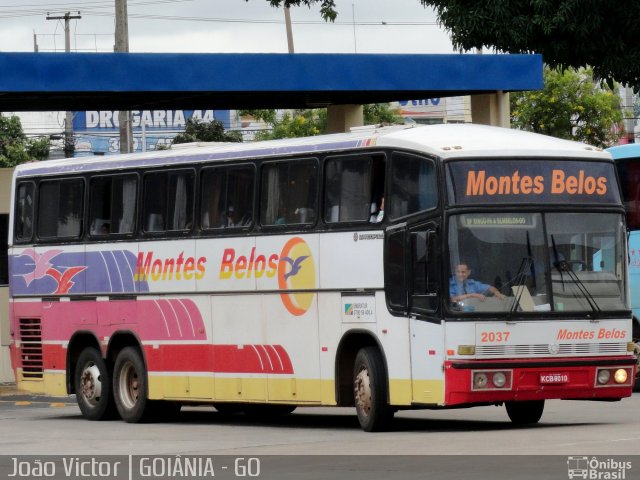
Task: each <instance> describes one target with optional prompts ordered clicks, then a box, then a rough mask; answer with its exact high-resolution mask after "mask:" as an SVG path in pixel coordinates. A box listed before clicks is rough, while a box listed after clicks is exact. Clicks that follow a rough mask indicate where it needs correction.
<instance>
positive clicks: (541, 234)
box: [449, 212, 628, 315]
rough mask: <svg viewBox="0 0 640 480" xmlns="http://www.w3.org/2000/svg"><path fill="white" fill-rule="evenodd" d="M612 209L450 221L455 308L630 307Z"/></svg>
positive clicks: (619, 227) (620, 231)
mask: <svg viewBox="0 0 640 480" xmlns="http://www.w3.org/2000/svg"><path fill="white" fill-rule="evenodd" d="M623 247H624V223H623V219H622V216H621V215H619V214H615V213H580V214H577V213H573V212H566V213H565V212H558V213H555V212H554V213H477V214H476V213H473V214H469V213H466V214H461V215H455V216H452V217H451V220H450V222H449V249H450V277H449V297H450V308H451V309H452V311H455V312H463V313H469V312H502V313H504V312H506V313H510V312H511V313H516V312H521V313H527V312H535V313H537V314H538V315H539V314H540V313H541V312H560V311H573V312H596V313H597V312H605V311H606V312H611V311H622V310H628V305H627V298H626V292H625V288H624V269H625V268H626V267H625V262H626V259H625V258H624V249H623Z"/></svg>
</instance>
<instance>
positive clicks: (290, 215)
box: [260, 159, 318, 226]
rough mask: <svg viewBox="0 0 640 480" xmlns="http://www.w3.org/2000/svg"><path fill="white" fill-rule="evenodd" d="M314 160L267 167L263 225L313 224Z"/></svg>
mask: <svg viewBox="0 0 640 480" xmlns="http://www.w3.org/2000/svg"><path fill="white" fill-rule="evenodd" d="M317 191H318V164H317V162H316V160H315V159H310V160H294V161H292V162H278V163H270V164H266V165H265V166H264V167H263V170H262V193H261V197H260V205H261V206H260V223H261V224H262V225H267V226H270V225H273V226H276V225H296V224H297V225H301V224H302V225H313V224H314V223H315V222H316V216H317V205H316V203H317V200H316V197H317Z"/></svg>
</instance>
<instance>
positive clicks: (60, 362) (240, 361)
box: [11, 345, 294, 375]
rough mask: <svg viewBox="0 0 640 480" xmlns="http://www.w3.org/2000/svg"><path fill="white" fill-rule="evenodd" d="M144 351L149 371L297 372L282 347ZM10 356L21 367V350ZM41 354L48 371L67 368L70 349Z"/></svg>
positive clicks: (57, 347) (172, 347)
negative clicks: (68, 350)
mask: <svg viewBox="0 0 640 480" xmlns="http://www.w3.org/2000/svg"><path fill="white" fill-rule="evenodd" d="M254 347H255V348H254ZM256 350H257V351H258V353H256ZM270 351H273V352H275V351H277V352H278V354H279V355H280V360H281V361H282V366H280V361H279V360H278V359H277V358H276V357H275V355H269V354H268V353H267V352H270ZM144 352H145V356H146V361H147V368H148V369H149V370H150V371H162V372H210V373H264V374H276V375H282V374H289V375H290V374H293V373H294V371H293V365H292V363H291V359H290V358H289V355H288V354H287V352H286V350H285V349H284V348H283V347H282V345H253V346H252V345H244V346H243V347H242V348H241V347H239V346H238V345H160V346H159V348H153V347H152V346H150V345H145V348H144ZM11 353H12V357H13V365H14V366H21V364H20V349H17V348H12V349H11ZM42 353H43V367H44V369H45V370H64V369H65V366H66V363H65V362H66V359H67V349H66V348H63V347H62V345H43V347H42ZM269 358H270V359H271V363H269ZM261 359H262V364H261V363H260V360H261Z"/></svg>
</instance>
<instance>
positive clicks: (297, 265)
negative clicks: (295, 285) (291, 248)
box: [280, 255, 309, 280]
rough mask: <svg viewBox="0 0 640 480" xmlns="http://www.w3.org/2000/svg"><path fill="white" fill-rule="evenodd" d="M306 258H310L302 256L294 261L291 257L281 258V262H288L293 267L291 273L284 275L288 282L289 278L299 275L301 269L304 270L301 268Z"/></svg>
mask: <svg viewBox="0 0 640 480" xmlns="http://www.w3.org/2000/svg"><path fill="white" fill-rule="evenodd" d="M306 258H309V255H301V256H299V257H298V258H296V259H295V260H293V259H292V258H289V257H281V258H280V261H281V262H287V263H288V264H289V265H291V271H289V273H285V274H284V279H285V280H286V279H287V278H289V277H292V276H294V275H297V274H298V272H299V271H300V269H301V268H302V267H301V266H300V264H301V263H302V262H303V260H305V259H306Z"/></svg>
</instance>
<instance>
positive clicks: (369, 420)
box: [353, 347, 394, 432]
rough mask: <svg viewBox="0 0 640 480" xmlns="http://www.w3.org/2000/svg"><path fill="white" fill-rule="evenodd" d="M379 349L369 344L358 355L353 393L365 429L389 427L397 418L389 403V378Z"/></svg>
mask: <svg viewBox="0 0 640 480" xmlns="http://www.w3.org/2000/svg"><path fill="white" fill-rule="evenodd" d="M384 371H385V370H384V362H383V360H382V356H381V355H380V352H379V351H378V349H376V348H374V347H365V348H362V349H360V351H359V352H358V355H356V360H355V364H354V367H353V393H354V401H355V405H356V413H357V414H358V421H359V422H360V426H361V427H362V429H363V430H364V431H365V432H377V431H382V430H386V429H387V427H388V426H389V423H391V419H392V418H393V413H394V411H393V409H391V407H390V406H389V405H388V403H387V396H388V395H387V379H386V375H385V373H384Z"/></svg>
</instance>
